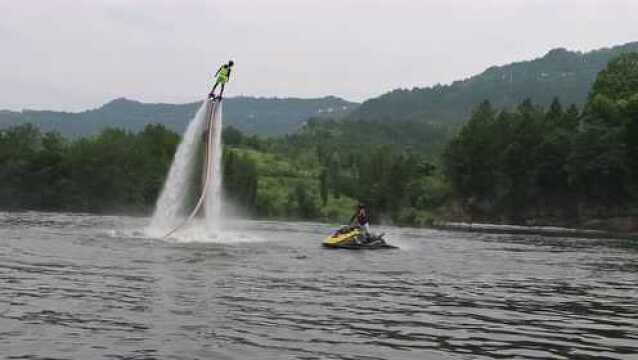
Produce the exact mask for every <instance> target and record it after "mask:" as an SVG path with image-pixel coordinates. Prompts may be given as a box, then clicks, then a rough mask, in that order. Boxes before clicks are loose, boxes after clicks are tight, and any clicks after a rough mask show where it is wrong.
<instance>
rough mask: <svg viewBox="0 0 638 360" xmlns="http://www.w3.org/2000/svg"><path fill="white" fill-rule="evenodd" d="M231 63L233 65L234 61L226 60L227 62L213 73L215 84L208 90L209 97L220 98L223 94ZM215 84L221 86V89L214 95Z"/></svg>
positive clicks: (231, 66)
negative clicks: (217, 94)
mask: <svg viewBox="0 0 638 360" xmlns="http://www.w3.org/2000/svg"><path fill="white" fill-rule="evenodd" d="M233 65H235V63H234V62H233V61H232V60H230V61H228V64H223V65H222V66H220V67H219V69H218V70H217V72H216V73H215V77H216V79H215V85H213V89H212V90H211V91H210V94H208V98H209V99H217V100H221V99H222V95H223V94H224V86H225V85H226V83H227V82H228V80H229V79H230V72H231V70H232V68H233ZM217 86H221V89H220V91H219V96H217V97H215V89H217Z"/></svg>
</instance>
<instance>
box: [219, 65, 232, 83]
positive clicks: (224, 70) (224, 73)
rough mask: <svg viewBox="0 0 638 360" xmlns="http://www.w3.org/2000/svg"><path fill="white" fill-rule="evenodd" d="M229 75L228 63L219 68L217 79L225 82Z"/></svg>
mask: <svg viewBox="0 0 638 360" xmlns="http://www.w3.org/2000/svg"><path fill="white" fill-rule="evenodd" d="M229 77H230V67H229V66H228V65H222V68H221V69H220V70H219V74H217V81H221V82H226V81H228V78H229Z"/></svg>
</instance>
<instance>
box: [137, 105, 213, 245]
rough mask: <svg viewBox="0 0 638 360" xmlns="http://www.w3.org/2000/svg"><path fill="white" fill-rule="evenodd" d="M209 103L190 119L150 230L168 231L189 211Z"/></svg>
mask: <svg viewBox="0 0 638 360" xmlns="http://www.w3.org/2000/svg"><path fill="white" fill-rule="evenodd" d="M207 117H208V102H207V101H204V102H203V103H202V105H201V106H200V107H199V110H197V114H196V115H195V117H194V118H193V119H192V120H191V122H190V123H189V125H188V128H187V129H186V132H185V133H184V135H183V137H182V142H181V143H180V144H179V146H178V148H177V151H176V153H175V157H174V158H173V163H172V164H171V168H170V171H169V173H168V177H167V178H166V182H165V183H164V188H163V189H162V192H161V195H160V197H159V199H158V200H157V204H156V205H155V213H154V214H153V218H152V220H151V224H150V227H149V230H152V231H153V232H158V233H161V232H166V231H168V230H169V229H171V228H172V227H174V226H175V225H176V224H178V223H179V222H180V221H181V220H182V219H183V218H184V216H185V214H186V213H187V212H190V211H189V210H190V209H186V206H187V203H188V199H189V194H190V192H191V191H193V189H192V186H191V185H192V182H193V181H192V180H193V175H194V174H195V167H196V166H197V158H198V155H199V154H200V151H201V150H200V149H201V144H202V140H201V139H202V137H201V135H202V132H203V127H204V124H206V123H207Z"/></svg>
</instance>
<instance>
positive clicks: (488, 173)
mask: <svg viewBox="0 0 638 360" xmlns="http://www.w3.org/2000/svg"><path fill="white" fill-rule="evenodd" d="M444 164H445V170H446V175H447V179H448V180H449V181H450V184H451V185H452V187H453V189H454V191H455V193H456V195H457V197H458V199H459V200H460V201H461V205H462V207H463V208H464V210H465V212H467V213H469V214H470V215H472V216H476V217H482V218H487V219H490V220H492V221H493V220H494V219H500V220H501V221H504V222H509V223H512V222H513V223H521V222H541V223H542V222H546V223H560V222H561V221H562V222H565V223H571V224H579V223H581V222H582V221H583V220H586V219H591V218H613V217H618V216H629V215H636V214H638V206H637V205H638V204H637V203H636V196H638V53H632V54H625V55H622V56H620V57H619V58H617V59H614V60H612V62H610V64H609V66H608V67H607V68H606V69H605V70H604V71H602V72H601V73H600V75H599V76H598V78H597V80H596V82H595V83H594V85H593V88H592V92H591V96H590V97H589V99H588V100H587V103H586V104H585V106H584V108H583V110H582V111H579V110H578V109H577V108H575V107H570V108H568V109H565V108H564V107H563V106H562V105H561V103H560V101H559V100H558V99H555V100H554V101H553V102H552V104H551V105H550V106H549V108H547V109H545V108H543V107H540V106H537V105H535V104H533V103H532V102H531V101H530V100H526V101H524V102H522V103H521V104H520V105H519V106H518V107H517V108H516V109H515V110H513V111H509V110H507V109H501V110H497V109H495V108H494V107H493V106H492V105H491V104H490V102H489V101H484V102H483V103H482V104H481V105H480V106H479V107H478V108H477V109H476V110H475V111H474V114H473V115H472V118H471V119H470V121H469V122H467V123H466V124H465V126H464V127H463V128H462V130H461V131H460V133H459V134H458V135H457V136H456V137H455V138H454V139H453V140H452V141H451V142H450V143H449V145H448V147H447V149H446V151H445V155H444ZM630 226H631V227H632V228H635V229H638V224H633V225H630Z"/></svg>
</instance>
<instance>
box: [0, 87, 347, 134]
mask: <svg viewBox="0 0 638 360" xmlns="http://www.w3.org/2000/svg"><path fill="white" fill-rule="evenodd" d="M199 104H200V103H198V102H194V103H189V104H146V103H141V102H138V101H133V100H128V99H124V98H120V99H115V100H113V101H111V102H109V103H107V104H105V105H103V106H102V107H100V108H97V109H94V110H88V111H83V112H79V113H68V112H55V111H33V110H24V111H20V112H14V111H0V128H7V127H10V126H14V125H20V124H24V123H27V122H28V123H33V124H35V125H36V126H38V127H39V128H40V129H42V130H44V131H50V130H56V131H58V132H60V133H61V134H62V135H64V136H69V137H81V136H87V135H95V134H97V133H98V132H99V131H100V130H102V129H104V128H107V127H112V128H120V129H125V130H132V131H139V130H142V129H143V128H144V126H145V125H147V124H149V123H156V124H162V125H165V126H166V127H167V128H169V129H171V130H174V131H176V132H178V133H181V132H182V131H184V128H185V127H186V125H187V123H188V121H189V120H190V119H191V118H192V117H193V115H194V114H195V112H196V111H197V108H198V107H199ZM356 106H358V104H356V103H352V102H348V101H345V100H343V99H340V98H336V97H332V96H328V97H323V98H317V99H297V98H253V97H234V98H227V99H225V100H224V121H225V125H232V126H234V127H236V128H238V129H241V130H242V131H243V132H245V133H248V134H258V135H263V136H276V135H282V134H286V133H290V132H294V131H296V130H297V129H299V128H300V127H301V126H303V124H304V122H305V121H306V120H307V119H308V118H310V117H324V116H329V117H331V118H341V117H343V116H344V115H346V114H347V113H349V112H350V111H352V109H354V108H356Z"/></svg>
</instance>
